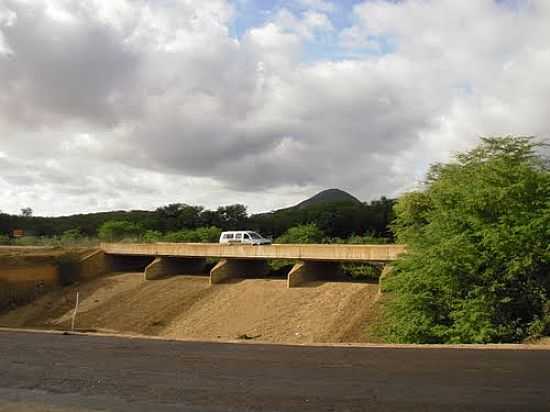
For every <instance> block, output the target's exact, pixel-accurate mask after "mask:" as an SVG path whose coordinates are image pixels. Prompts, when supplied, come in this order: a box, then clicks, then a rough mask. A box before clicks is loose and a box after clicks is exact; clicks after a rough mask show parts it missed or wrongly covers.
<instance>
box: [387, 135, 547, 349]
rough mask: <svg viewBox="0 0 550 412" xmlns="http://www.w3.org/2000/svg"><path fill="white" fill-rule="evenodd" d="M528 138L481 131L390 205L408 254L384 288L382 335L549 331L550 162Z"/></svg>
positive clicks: (479, 336)
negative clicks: (472, 143)
mask: <svg viewBox="0 0 550 412" xmlns="http://www.w3.org/2000/svg"><path fill="white" fill-rule="evenodd" d="M540 147H541V144H539V143H536V142H535V141H534V140H533V139H531V138H527V137H504V138H484V139H482V142H481V144H480V145H479V146H478V147H476V148H475V149H473V150H472V151H469V152H466V153H462V154H459V155H457V156H456V159H455V161H453V162H451V163H448V164H436V165H433V166H432V167H431V169H430V171H429V173H428V177H427V181H426V183H425V188H424V190H423V191H420V192H414V193H409V194H407V195H404V196H403V197H402V198H401V199H399V201H398V203H397V205H396V206H395V214H396V220H395V223H394V226H393V229H394V231H395V232H396V234H397V240H398V241H399V242H401V243H406V244H408V254H407V255H406V256H404V257H403V258H402V259H400V260H399V261H398V262H396V264H395V271H394V272H393V274H392V276H390V277H389V279H388V280H387V282H386V286H385V289H386V290H387V291H389V292H390V296H392V298H391V300H390V302H389V303H388V305H387V307H386V311H385V314H386V320H387V325H386V334H387V338H388V339H389V340H393V341H398V342H418V343H439V342H444V343H458V342H462V343H470V342H472V343H485V342H515V341H520V340H522V339H524V338H525V337H527V336H533V335H540V334H545V333H546V334H547V333H549V332H550V308H549V291H550V169H549V168H548V163H545V161H544V158H543V157H542V155H541V154H540V150H539V149H540Z"/></svg>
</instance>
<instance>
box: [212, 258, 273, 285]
mask: <svg viewBox="0 0 550 412" xmlns="http://www.w3.org/2000/svg"><path fill="white" fill-rule="evenodd" d="M267 274H269V266H268V264H267V261H265V260H251V259H222V260H220V261H219V262H218V264H217V265H216V266H214V267H213V268H212V270H211V271H210V285H214V284H216V283H222V282H223V281H225V280H228V279H236V278H246V277H251V276H265V275H267Z"/></svg>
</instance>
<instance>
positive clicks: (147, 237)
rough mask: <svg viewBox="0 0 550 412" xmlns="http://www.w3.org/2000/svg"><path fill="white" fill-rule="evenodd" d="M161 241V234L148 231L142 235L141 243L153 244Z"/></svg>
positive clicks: (155, 231)
mask: <svg viewBox="0 0 550 412" xmlns="http://www.w3.org/2000/svg"><path fill="white" fill-rule="evenodd" d="M161 240H162V233H161V232H159V231H158V230H148V231H146V232H145V233H144V234H143V241H144V242H146V243H155V242H160V241H161Z"/></svg>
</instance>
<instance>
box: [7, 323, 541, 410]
mask: <svg viewBox="0 0 550 412" xmlns="http://www.w3.org/2000/svg"><path fill="white" fill-rule="evenodd" d="M12 410H13V411H42V410H48V411H54V412H57V411H73V410H85V411H89V410H94V411H95V410H121V411H130V410H131V411H169V410H179V411H304V410H311V411H364V410H371V411H441V410H443V411H446V412H450V411H469V412H472V411H550V350H492V349H449V348H443V349H414V348H389V347H376V348H373V347H366V348H357V347H296V346H294V347H292V346H281V345H261V344H254V345H240V344H227V343H199V342H174V341H161V340H150V339H127V338H117V337H102V336H78V335H68V336H64V335H58V334H57V335H56V334H38V333H19V332H7V331H1V332H0V411H1V412H4V411H12Z"/></svg>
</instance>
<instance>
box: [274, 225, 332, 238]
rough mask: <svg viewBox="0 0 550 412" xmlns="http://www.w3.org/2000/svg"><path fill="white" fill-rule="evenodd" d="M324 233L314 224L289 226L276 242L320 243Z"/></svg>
mask: <svg viewBox="0 0 550 412" xmlns="http://www.w3.org/2000/svg"><path fill="white" fill-rule="evenodd" d="M324 236H325V235H324V233H323V232H322V231H321V229H319V228H318V227H317V226H316V225H314V224H308V225H299V226H295V227H291V228H290V229H288V230H287V231H286V233H285V234H283V235H282V236H279V237H278V238H277V240H276V241H275V242H276V243H321V241H322V240H323V237H324Z"/></svg>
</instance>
